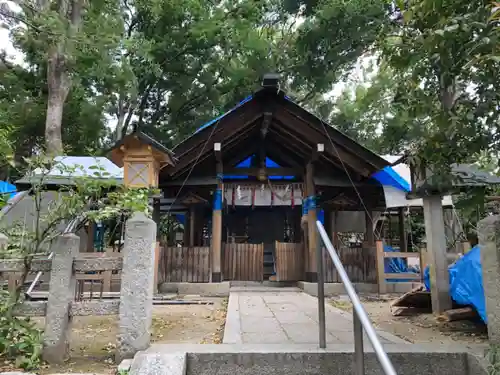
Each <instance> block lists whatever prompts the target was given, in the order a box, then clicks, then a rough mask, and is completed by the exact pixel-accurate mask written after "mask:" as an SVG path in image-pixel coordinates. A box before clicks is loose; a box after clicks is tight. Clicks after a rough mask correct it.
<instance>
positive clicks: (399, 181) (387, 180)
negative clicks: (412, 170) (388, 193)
mask: <svg viewBox="0 0 500 375" xmlns="http://www.w3.org/2000/svg"><path fill="white" fill-rule="evenodd" d="M372 178H374V179H375V180H377V181H378V182H380V183H381V184H382V185H385V186H392V187H394V188H396V189H398V190H403V191H406V192H409V191H410V190H411V187H410V184H409V183H408V182H407V181H406V180H405V179H404V178H403V177H401V176H400V175H399V173H397V172H396V171H395V170H394V169H393V168H392V167H385V168H384V169H382V170H380V171H378V172H377V173H375V174H373V175H372Z"/></svg>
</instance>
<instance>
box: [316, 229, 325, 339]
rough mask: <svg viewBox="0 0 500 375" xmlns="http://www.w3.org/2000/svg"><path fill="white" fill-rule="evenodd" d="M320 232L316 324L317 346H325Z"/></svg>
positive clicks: (317, 241) (318, 239)
mask: <svg viewBox="0 0 500 375" xmlns="http://www.w3.org/2000/svg"><path fill="white" fill-rule="evenodd" d="M322 242H323V241H322V240H321V234H320V233H319V231H318V238H317V240H316V243H317V247H316V266H317V272H318V324H319V347H320V348H321V349H325V348H326V324H325V280H324V277H323V251H322V246H321V245H322Z"/></svg>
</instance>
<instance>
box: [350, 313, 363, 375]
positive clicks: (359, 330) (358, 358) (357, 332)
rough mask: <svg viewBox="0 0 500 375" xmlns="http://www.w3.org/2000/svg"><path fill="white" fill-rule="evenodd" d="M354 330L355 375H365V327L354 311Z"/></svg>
mask: <svg viewBox="0 0 500 375" xmlns="http://www.w3.org/2000/svg"><path fill="white" fill-rule="evenodd" d="M352 322H353V326H354V327H353V329H354V367H353V368H354V375H365V353H364V349H363V326H362V325H361V321H360V320H359V318H358V314H357V313H356V310H354V309H353V311H352Z"/></svg>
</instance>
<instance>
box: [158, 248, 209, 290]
mask: <svg viewBox="0 0 500 375" xmlns="http://www.w3.org/2000/svg"><path fill="white" fill-rule="evenodd" d="M158 266H159V267H158V268H159V269H158V282H159V283H162V282H186V283H208V282H209V281H210V247H163V248H161V249H160V261H159V265H158Z"/></svg>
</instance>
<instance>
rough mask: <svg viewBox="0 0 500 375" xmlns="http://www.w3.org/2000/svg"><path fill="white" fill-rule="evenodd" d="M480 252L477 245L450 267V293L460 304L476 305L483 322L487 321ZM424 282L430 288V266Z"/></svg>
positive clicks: (427, 268)
mask: <svg viewBox="0 0 500 375" xmlns="http://www.w3.org/2000/svg"><path fill="white" fill-rule="evenodd" d="M480 254H481V253H480V249H479V246H477V245H476V246H474V247H473V248H472V249H471V250H470V251H469V252H468V253H467V254H465V255H464V256H462V257H461V258H460V259H459V260H457V261H456V262H455V263H454V264H452V265H450V266H449V267H448V272H449V275H450V294H451V298H452V299H453V301H455V302H456V303H458V304H459V305H464V306H472V307H474V308H475V309H476V311H477V313H478V314H479V316H480V317H481V319H482V320H483V322H485V323H487V317H486V302H485V300H484V289H483V274H482V269H481V257H480ZM424 284H425V288H426V289H427V290H430V286H431V281H430V275H429V267H426V268H425V271H424Z"/></svg>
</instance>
